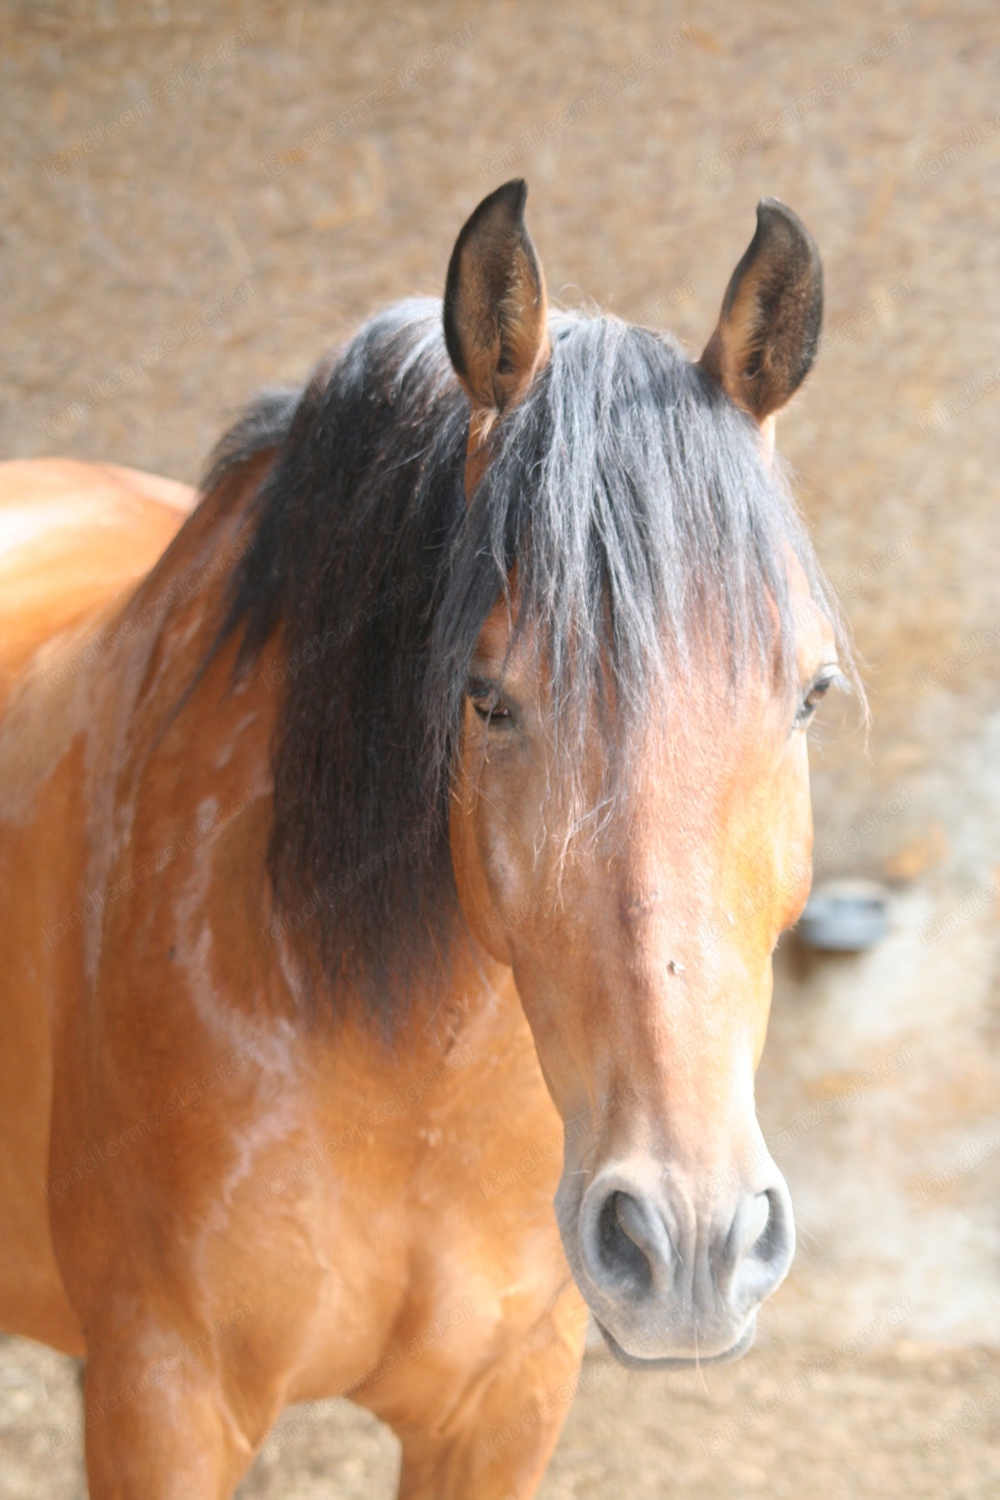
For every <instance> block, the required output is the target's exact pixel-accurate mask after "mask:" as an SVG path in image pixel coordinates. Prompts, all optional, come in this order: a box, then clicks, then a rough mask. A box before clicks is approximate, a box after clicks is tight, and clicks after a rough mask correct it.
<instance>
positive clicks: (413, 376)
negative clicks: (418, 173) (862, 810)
mask: <svg viewBox="0 0 1000 1500" xmlns="http://www.w3.org/2000/svg"><path fill="white" fill-rule="evenodd" d="M525 197H526V188H525V186H524V184H523V183H522V182H519V181H518V182H512V183H508V184H506V185H504V186H503V187H501V188H499V189H497V191H496V192H494V193H492V194H491V195H490V196H489V197H488V198H486V199H485V200H484V201H483V202H482V203H481V204H480V205H479V207H478V208H477V209H476V210H475V212H474V213H473V214H472V216H471V218H470V219H469V220H468V222H467V223H466V225H465V227H464V228H463V230H462V232H461V234H460V235H459V238H458V241H457V243H456V245H455V248H454V253H453V255H452V258H451V262H450V266H449V268H448V274H447V282H446V289H445V296H444V303H443V317H442V306H441V304H440V303H436V302H432V301H411V302H405V303H403V304H401V305H399V306H396V307H393V308H391V309H390V310H389V311H387V312H384V313H382V314H380V315H378V316H376V317H374V318H373V319H372V320H371V321H370V322H369V323H367V324H366V325H365V326H364V327H363V328H362V329H361V331H360V332H359V333H358V334H357V335H356V337H354V338H353V339H352V340H351V341H350V342H349V343H348V344H346V346H345V347H343V348H342V349H341V350H339V351H338V352H336V353H335V354H333V355H331V356H329V357H328V358H327V359H326V360H325V361H324V362H323V363H322V364H321V365H320V366H319V368H318V369H317V371H316V373H315V374H314V376H313V377H312V379H311V381H310V382H309V384H308V385H307V386H306V387H305V389H304V390H302V391H300V392H282V391H278V392H271V393H269V394H266V395H265V396H263V397H262V398H260V400H259V401H258V402H257V403H256V404H255V405H254V406H253V407H252V408H251V409H250V410H249V411H248V413H247V414H245V415H244V417H243V418H242V419H241V420H240V421H239V423H238V424H237V425H236V426H235V427H234V428H233V430H232V431H231V432H230V433H229V434H228V436H227V437H226V438H224V439H223V441H222V443H221V445H220V447H219V449H218V451H217V454H216V456H215V460H214V463H213V465H212V468H211V471H210V473H209V476H208V479H207V481H206V484H205V486H204V489H203V492H202V495H201V498H200V500H199V502H198V504H197V506H196V507H194V506H193V496H191V495H190V494H189V492H187V491H186V490H185V489H184V488H183V487H182V486H179V485H172V484H171V482H170V481H168V480H160V479H156V478H154V477H152V476H147V475H142V474H138V473H136V472H134V471H129V470H124V469H115V468H112V467H101V466H96V465H95V466H91V465H84V464H76V463H72V462H70V461H56V460H51V461H38V462H37V463H13V464H10V465H7V466H5V467H4V470H3V471H2V473H0V487H2V488H0V498H2V508H0V525H2V527H3V535H4V536H5V537H6V552H5V554H4V557H5V561H4V562H3V572H2V575H0V576H2V578H3V589H2V593H0V620H2V622H3V632H2V659H0V668H2V674H3V675H2V677H0V693H2V717H0V893H2V899H0V974H2V976H3V977H2V981H0V983H2V1008H0V1025H2V1036H3V1046H2V1050H0V1098H2V1101H3V1104H2V1110H0V1203H2V1205H3V1225H4V1228H3V1235H2V1239H0V1321H2V1325H3V1326H4V1327H5V1328H6V1329H8V1330H10V1331H12V1332H14V1333H18V1334H23V1335H28V1336H30V1337H32V1338H35V1339H41V1340H44V1341H47V1342H48V1343H50V1344H52V1345H54V1346H55V1347H56V1348H57V1349H61V1350H64V1351H66V1352H67V1353H69V1354H72V1355H77V1356H85V1358H86V1368H85V1375H84V1415H83V1418H82V1420H81V1427H82V1429H83V1430H84V1432H85V1441H86V1454H87V1469H88V1476H89V1485H90V1493H91V1495H92V1496H93V1497H94V1500H112V1497H115V1500H167V1497H170V1500H180V1497H184V1500H194V1497H205V1500H208V1497H214V1496H219V1497H221V1496H227V1495H231V1494H232V1493H233V1489H234V1486H236V1485H237V1484H238V1482H239V1480H240V1477H241V1476H242V1475H243V1474H244V1473H245V1471H246V1470H247V1468H248V1467H249V1465H250V1463H251V1462H252V1460H253V1457H254V1455H255V1453H256V1452H257V1451H258V1450H259V1448H260V1446H261V1444H262V1442H263V1441H264V1440H265V1438H266V1435H267V1433H268V1430H269V1428H270V1427H271V1425H272V1424H273V1423H274V1421H275V1419H276V1418H277V1417H278V1415H279V1413H280V1412H281V1410H282V1408H283V1407H284V1406H285V1405H286V1403H289V1402H296V1401H311V1400H314V1399H318V1398H325V1397H329V1396H334V1395H345V1396H347V1397H349V1398H351V1399H353V1400H355V1401H357V1402H359V1403H361V1404H362V1405H363V1406H365V1407H367V1408H369V1409H370V1410H371V1411H372V1412H375V1413H376V1414H377V1415H378V1416H379V1417H380V1418H381V1419H382V1420H383V1421H385V1422H386V1423H388V1424H389V1426H390V1427H391V1428H392V1429H393V1430H394V1431H395V1432H396V1433H397V1434H398V1436H399V1439H400V1441H401V1447H402V1472H401V1479H400V1490H399V1493H400V1495H401V1496H404V1497H406V1500H418V1497H419V1500H430V1497H447V1500H457V1497H459V1496H464V1497H468V1496H475V1497H477V1500H500V1497H524V1496H529V1495H531V1494H533V1493H534V1492H535V1488H536V1486H537V1484H538V1482H539V1479H540V1476H541V1474H542V1472H543V1470H544V1467H545V1464H546V1462H547V1460H548V1457H549V1455H550V1454H551V1451H552V1448H553V1446H554V1444H555V1441H556V1438H557V1435H558V1432H559V1429H560V1426H561V1423H562V1421H563V1419H564V1417H565V1415H566V1411H567V1407H568V1404H569V1401H570V1399H571V1396H572V1392H573V1389H574V1383H575V1379H576V1376H577V1372H578V1370H579V1367H580V1361H581V1357H582V1348H583V1341H584V1334H585V1321H586V1315H587V1309H588V1307H589V1309H590V1310H591V1311H592V1312H593V1315H594V1317H595V1319H596V1321H597V1323H598V1324H599V1326H600V1328H601V1330H602V1331H603V1334H604V1337H605V1339H606V1340H607V1343H608V1345H609V1346H610V1348H611V1350H612V1351H613V1352H614V1353H615V1355H616V1356H617V1357H618V1358H619V1359H620V1360H621V1361H623V1362H624V1363H625V1364H626V1365H630V1366H634V1367H635V1368H642V1369H645V1368H653V1367H657V1366H662V1365H668V1366H670V1365H677V1364H683V1363H685V1362H689V1361H702V1362H709V1361H713V1360H719V1359H728V1358H732V1357H734V1356H736V1355H738V1354H740V1353H742V1352H743V1351H744V1350H745V1349H746V1348H747V1347H748V1346H749V1344H750V1343H751V1341H752V1339H753V1335H754V1327H755V1317H756V1312H757V1309H758V1307H759V1305H760V1303H761V1302H762V1301H763V1299H764V1298H766V1297H768V1296H769V1295H770V1294H771V1293H772V1292H773V1291H774V1290H775V1288H776V1287H777V1286H778V1284H779V1283H780V1281H781V1280H782V1278H783V1277H784V1275H785V1273H786V1271H787V1269H788V1266H789V1263H790V1260H791V1257H792V1251H793V1242H794V1232H793V1226H792V1213H791V1207H790V1203H789V1196H788V1192H787V1189H786V1187H785V1184H784V1182H783V1180H782V1178H781V1175H780V1173H779V1172H778V1170H777V1168H776V1166H775V1164H774V1162H773V1161H772V1160H771V1158H770V1157H769V1155H768V1153H767V1150H766V1148H765V1146H764V1141H763V1137H762V1135H761V1131H760V1128H759V1126H758V1123H757V1120H756V1117H755V1112H754V1084H753V1080H754V1071H755V1068H756V1066H757V1062H758V1060H759V1057H760V1053H761V1049H762V1046H763V1042H764V1034H765V1029H766V1023H767V1013H768V1006H769V1000H770V989H771V955H772V950H773V948H774V945H775V942H776V940H777V938H778V935H779V934H780V932H781V931H782V930H783V929H784V928H786V927H787V926H788V925H789V924H790V923H792V922H793V921H794V920H795V918H796V916H797V914H798V912H799V911H800V909H801V907H802V905H803V902H804V900H805V897H806V893H807V887H808V882H809V851H810V839H811V824H810V809H809V793H808V772H807V752H806V734H805V731H806V729H807V726H808V722H809V719H810V716H811V715H812V713H813V710H814V708H815V706H816V705H817V703H818V701H819V699H820V698H821V697H822V695H823V693H824V692H825V691H826V690H827V689H828V688H829V686H830V684H831V683H832V682H833V681H834V680H835V679H836V676H837V672H838V665H837V662H838V641H839V639H840V633H839V626H838V624H837V620H836V611H835V607H834V605H833V603H832V601H831V598H830V595H829V591H828V589H827V586H826V585H825V583H824V581H823V579H822V575H821V573H820V571H819V568H818V565H817V563H816V561H815V559H814V556H813V552H812V550H811V547H810V543H809V541H808V539H807V537H806V534H805V531H804V528H803V526H802V524H801V522H800V521H799V519H798V517H797V513H796V511H795V508H794V506H793V504H792V502H791V500H790V498H789V493H788V490H787V488H786V486H785V484H784V481H783V480H782V478H781V475H780V470H779V469H778V468H777V467H776V465H775V463H774V461H773V458H772V451H771V450H772V445H773V415H774V413H775V412H776V411H777V410H779V409H780V408H781V407H782V406H784V405H785V403H786V402H787V401H788V399H789V398H790V397H791V395H792V394H793V392H794V391H795V390H796V388H797V387H798V386H799V384H800V382H801V381H802V379H803V378H804V376H805V374H806V373H807V371H808V369H809V367H810V364H811V362H812V358H813V353H814V350H815V346H816V341H817V336H818V332H819V327H820V318H821V302H822V280H821V269H820V262H819V257H818V254H817V251H816V248H815V245H814V243H813V241H812V239H811V237H810V236H809V234H808V233H807V231H806V230H805V229H804V227H803V226H802V224H801V223H800V222H799V220H798V219H797V218H796V217H795V215H794V214H793V213H792V212H791V211H790V210H789V209H787V208H786V207H784V206H783V205H782V204H780V203H778V202H777V201H775V200H770V199H765V200H764V201H763V202H762V203H761V204H760V206H759V208H758V211H757V228H756V233H755V235H754V237H753V240H752V242H751V244H750V246H749V248H748V250H747V251H746V253H745V254H744V256H743V258H742V259H741V260H740V262H739V264H738V266H737V268H736V270H735V272H734V273H733V277H732V280H731V281H730V283H729V287H728V290H727V291H726V294H725V298H724V301H723V303H722V311H721V314H720V317H719V321H718V326H717V327H716V329H715V332H714V333H713V335H712V337H711V339H710V341H709V343H708V345H707V347H706V349H705V351H704V354H703V355H702V357H701V359H700V360H699V361H697V362H692V361H691V360H690V359H689V358H688V357H687V356H686V355H685V354H684V353H683V352H682V350H681V349H680V347H679V345H677V344H676V343H675V342H674V341H673V340H672V339H671V338H669V337H668V336H666V335H663V334H660V333H657V332H653V331H650V330H647V329H643V328H639V327H634V326H629V325H627V324H625V323H623V322H621V321H619V320H618V319H616V318H613V317H608V316H598V315H586V316H584V315H582V314H578V313H572V314H571V313H559V312H555V311H552V312H550V311H549V310H548V307H547V301H546V293H545V283H544V279H543V275H542V271H541V268H540V265H539V261H538V258H537V255H536V252H535V250H534V247H533V244H532V241H531V239H530V238H529V235H528V231H527V229H526V226H525V219H524V207H525ZM840 649H841V654H842V652H843V648H842V646H841V648H840ZM553 1201H554V1211H553Z"/></svg>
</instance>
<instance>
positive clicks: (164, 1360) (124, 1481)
mask: <svg viewBox="0 0 1000 1500" xmlns="http://www.w3.org/2000/svg"><path fill="white" fill-rule="evenodd" d="M230 1375H231V1372H230ZM246 1395H247V1393H246V1391H245V1390H244V1389H243V1388H242V1383H241V1385H240V1387H239V1388H238V1387H237V1386H236V1385H235V1383H234V1382H233V1381H232V1380H231V1379H227V1376H226V1372H225V1371H224V1370H223V1369H222V1368H221V1367H220V1366H219V1363H218V1361H216V1360H213V1359H212V1358H211V1353H210V1351H209V1350H206V1349H205V1348H204V1347H203V1346H202V1344H201V1341H200V1340H199V1339H197V1338H191V1339H188V1340H187V1341H185V1340H184V1338H183V1335H179V1336H177V1337H170V1338H163V1337H162V1336H160V1334H158V1333H157V1334H153V1335H143V1334H133V1335H131V1336H130V1337H129V1338H128V1339H127V1340H121V1339H116V1340H114V1341H113V1342H109V1343H108V1344H107V1345H106V1347H104V1348H102V1347H101V1344H100V1342H97V1343H96V1347H94V1348H93V1349H92V1352H91V1354H90V1356H89V1358H88V1361H87V1367H86V1373H85V1376H84V1426H85V1442H86V1453H87V1477H88V1481H89V1493H90V1497H91V1500H228V1497H229V1496H231V1495H232V1494H233V1491H234V1490H235V1488H236V1485H237V1484H238V1483H239V1481H240V1479H241V1478H242V1477H243V1475H244V1474H245V1473H246V1470H247V1469H248V1468H249V1466H250V1463H251V1462H252V1460H253V1456H254V1452H255V1449H256V1446H257V1444H258V1443H259V1441H260V1439H261V1437H262V1436H263V1434H264V1432H265V1431H266V1429H267V1426H268V1425H269V1423H270V1420H271V1419H272V1418H273V1415H274V1414H276V1413H272V1412H270V1411H269V1412H268V1414H267V1415H266V1416H265V1415H264V1414H263V1413H262V1412H261V1411H260V1410H259V1409H258V1408H259V1406H260V1402H259V1400H257V1399H256V1397H255V1398H254V1399H253V1400H251V1401H248V1400H247V1399H246ZM268 1404H269V1405H270V1404H271V1403H268ZM275 1404H276V1403H275Z"/></svg>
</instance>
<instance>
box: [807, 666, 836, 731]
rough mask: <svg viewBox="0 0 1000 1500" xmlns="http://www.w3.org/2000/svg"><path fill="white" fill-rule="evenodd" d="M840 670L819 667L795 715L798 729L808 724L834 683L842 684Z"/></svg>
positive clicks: (830, 667)
mask: <svg viewBox="0 0 1000 1500" xmlns="http://www.w3.org/2000/svg"><path fill="white" fill-rule="evenodd" d="M843 680H844V679H843V677H842V676H841V674H840V668H839V667H835V666H829V667H821V668H820V670H819V671H818V672H817V673H816V676H815V677H814V678H813V680H812V682H811V683H810V685H809V688H808V690H807V691H806V694H805V696H804V698H803V699H802V702H801V704H800V706H799V711H798V713H797V714H796V715H795V724H796V727H797V728H798V727H799V726H801V725H802V724H808V722H809V720H810V719H811V718H812V716H813V714H814V713H815V712H816V709H817V708H818V706H819V704H820V703H821V702H822V700H823V699H824V698H825V697H826V695H827V693H828V692H829V691H830V689H831V688H832V687H833V686H834V684H835V683H838V682H843Z"/></svg>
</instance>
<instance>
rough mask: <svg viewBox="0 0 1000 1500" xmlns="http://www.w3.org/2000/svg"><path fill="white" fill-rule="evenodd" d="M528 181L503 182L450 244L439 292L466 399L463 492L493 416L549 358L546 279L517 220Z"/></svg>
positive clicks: (480, 461)
mask: <svg viewBox="0 0 1000 1500" xmlns="http://www.w3.org/2000/svg"><path fill="white" fill-rule="evenodd" d="M527 197H528V188H527V184H526V183H525V182H524V181H523V180H522V179H520V178H517V179H515V181H513V182H505V183H504V185H503V187H499V188H497V190H496V192H494V193H491V194H490V195H489V197H488V198H484V199H483V201H482V203H480V205H479V207H478V208H477V209H476V210H475V212H474V213H473V214H472V216H471V218H469V220H468V221H467V223H466V224H465V227H464V228H463V230H462V232H461V234H460V235H459V236H458V239H457V240H456V241H455V248H454V250H453V251H452V255H451V261H450V262H449V265H448V279H447V281H446V283H445V292H444V338H445V343H446V345H447V347H448V353H449V355H450V356H451V362H452V364H453V365H454V367H455V373H456V375H457V376H458V378H459V380H460V381H461V382H462V385H463V387H464V388H465V391H466V394H467V395H468V397H469V400H470V401H471V403H472V419H471V421H470V423H469V450H468V460H467V464H466V490H467V492H469V493H471V490H472V489H474V488H475V485H476V483H478V481H479V479H480V478H481V476H482V473H483V471H484V469H485V467H486V457H487V455H486V454H485V452H484V444H485V442H486V439H487V437H488V435H489V432H490V429H491V428H492V426H493V424H494V422H495V421H496V419H497V417H498V416H499V415H500V414H501V412H504V411H506V410H508V409H509V408H510V407H512V406H516V405H517V403H518V402H519V401H520V400H521V399H522V397H523V396H524V395H525V393H526V391H527V390H528V387H529V386H530V385H531V382H532V380H533V379H534V377H535V375H536V373H537V372H538V370H539V369H541V367H542V366H543V365H544V364H545V362H546V361H547V359H548V357H549V336H548V331H547V326H546V309H547V303H546V298H545V278H544V277H543V275H542V268H541V266H540V265H539V262H538V256H537V255H536V254H535V247H534V245H533V244H532V243H531V236H530V235H529V234H528V230H527V228H526V226H525V222H524V205H525V201H526V199H527Z"/></svg>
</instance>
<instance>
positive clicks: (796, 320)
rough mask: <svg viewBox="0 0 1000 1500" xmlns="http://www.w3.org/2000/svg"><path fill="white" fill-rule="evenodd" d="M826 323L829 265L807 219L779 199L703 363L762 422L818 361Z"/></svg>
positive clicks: (735, 280)
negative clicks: (825, 287) (825, 265)
mask: <svg viewBox="0 0 1000 1500" xmlns="http://www.w3.org/2000/svg"><path fill="white" fill-rule="evenodd" d="M822 322H823V265H822V262H821V261H820V257H819V251H818V250H817V248H816V242H815V241H814V239H813V237H812V235H811V234H810V233H809V231H808V229H807V228H806V227H805V225H804V224H803V223H802V221H801V219H799V218H798V216H797V215H796V214H794V213H792V210H791V209H790V208H787V207H786V206H785V204H784V203H779V202H778V200H777V198H762V199H761V201H760V202H759V203H758V205H757V232H756V233H755V235H754V237H753V239H752V240H751V241H750V244H749V245H748V247H747V250H746V253H745V254H744V256H743V258H742V260H741V261H740V263H739V265H738V266H737V267H736V270H735V271H734V272H733V274H732V277H731V278H730V281H729V285H728V287H727V288H726V295H725V297H724V298H723V299H722V310H721V312H720V313H719V321H718V324H717V325H716V328H715V332H714V333H713V334H712V337H711V338H710V339H709V341H708V343H707V345H706V346H705V352H704V354H703V355H702V356H701V364H702V367H703V368H704V369H705V370H707V372H708V373H709V374H710V375H711V376H713V377H714V379H716V380H717V381H718V382H719V383H720V385H722V387H723V389H724V390H725V391H726V393H727V394H728V395H729V396H730V397H731V399H732V400H733V401H735V402H736V404H737V405H738V406H742V407H743V409H744V410H745V411H748V412H749V413H750V414H751V415H752V416H753V417H756V419H757V421H758V422H761V423H763V422H764V421H765V419H766V418H767V417H769V416H770V415H771V413H772V412H776V411H779V410H780V408H781V407H783V406H784V405H786V403H787V402H788V401H789V400H790V399H791V397H792V396H793V395H794V394H795V392H796V391H797V390H798V388H799V386H800V385H801V384H802V382H803V380H804V379H805V377H806V375H808V373H809V370H810V368H811V366H812V362H813V359H814V357H815V354H816V345H817V343H818V341H819V334H820V328H821V326H822Z"/></svg>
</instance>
